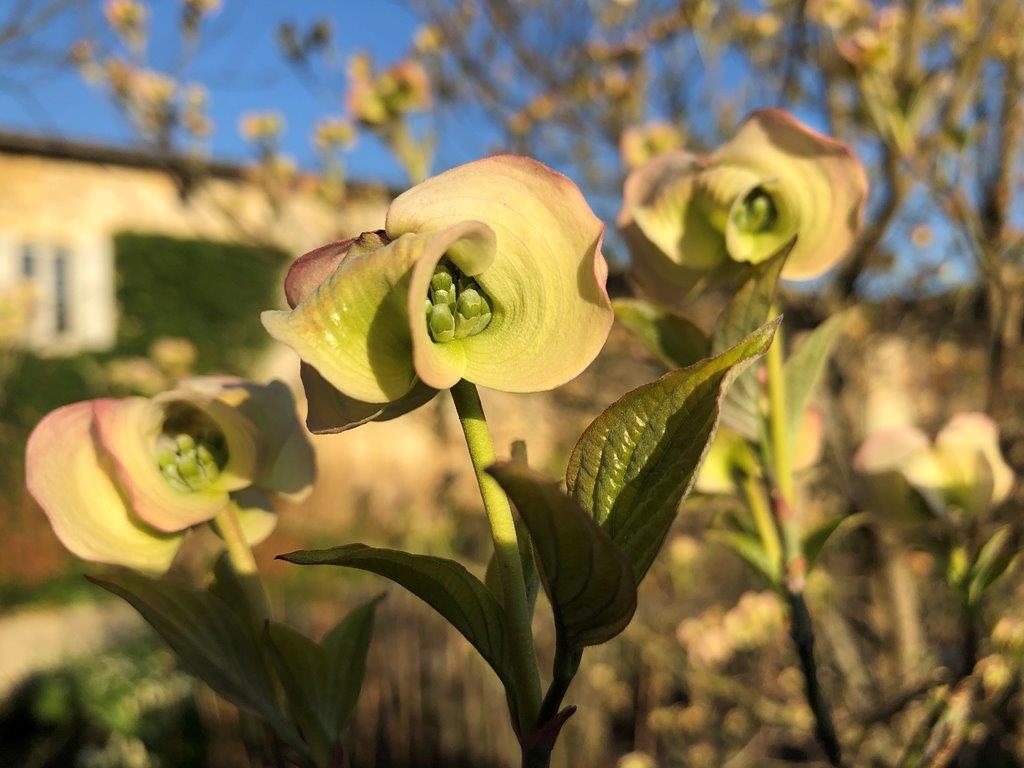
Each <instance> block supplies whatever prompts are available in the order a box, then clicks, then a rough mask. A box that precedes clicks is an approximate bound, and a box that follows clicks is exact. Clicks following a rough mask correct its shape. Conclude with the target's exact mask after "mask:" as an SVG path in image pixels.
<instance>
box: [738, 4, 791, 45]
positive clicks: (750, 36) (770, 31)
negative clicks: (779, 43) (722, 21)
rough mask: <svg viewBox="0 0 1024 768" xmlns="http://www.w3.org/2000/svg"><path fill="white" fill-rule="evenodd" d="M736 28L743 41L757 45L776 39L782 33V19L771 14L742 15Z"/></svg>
mask: <svg viewBox="0 0 1024 768" xmlns="http://www.w3.org/2000/svg"><path fill="white" fill-rule="evenodd" d="M734 26H735V29H736V34H737V36H738V38H739V39H740V40H741V41H746V42H747V43H750V44H756V43H760V42H763V41H765V40H769V39H771V38H773V37H776V36H777V35H778V34H779V32H781V31H782V19H781V18H780V17H779V16H778V14H775V13H771V12H764V13H749V14H741V15H740V16H739V17H738V18H737V19H736V20H735V22H734Z"/></svg>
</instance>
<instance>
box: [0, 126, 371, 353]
mask: <svg viewBox="0 0 1024 768" xmlns="http://www.w3.org/2000/svg"><path fill="white" fill-rule="evenodd" d="M0 179H2V180H3V186H4V191H3V195H2V196H0V294H2V293H3V292H4V291H5V290H6V289H9V288H11V287H12V286H14V285H18V284H21V283H28V284H29V286H30V291H31V294H32V297H33V302H32V316H31V318H30V320H29V323H28V327H27V330H26V331H25V338H24V339H23V341H24V342H25V343H26V345H27V346H28V347H29V348H31V349H32V350H33V351H36V352H38V353H42V354H47V355H62V354H72V353H75V352H81V351H103V350H106V349H109V348H110V347H111V346H112V345H113V344H114V340H115V337H116V330H117V305H116V301H115V277H116V276H115V266H114V265H115V260H114V252H113V251H114V249H113V239H114V237H115V236H116V235H117V234H120V233H137V234H157V235H169V236H174V237H181V238H196V239H204V240H212V241H223V242H243V243H258V244H263V245H273V246H276V247H278V248H281V249H283V250H284V251H286V252H290V253H296V254H298V253H302V252H303V251H305V250H308V249H309V248H312V247H315V246H317V245H320V244H322V243H324V242H326V241H328V240H330V239H333V238H336V237H339V236H342V235H347V234H350V233H353V232H361V231H364V230H371V229H377V228H379V227H381V226H383V221H384V211H385V210H386V206H387V203H388V194H387V191H386V190H385V189H383V188H380V187H371V186H367V185H358V184H353V185H350V186H349V189H348V192H347V196H346V199H345V201H344V202H343V203H342V204H341V205H334V204H330V203H328V202H327V201H326V200H325V199H324V198H323V197H322V196H320V195H318V194H317V192H316V189H315V180H314V179H311V178H305V179H302V178H300V179H299V181H298V183H297V186H298V189H297V190H296V191H294V192H291V193H289V194H288V195H286V196H282V197H281V198H280V199H279V200H275V199H274V198H273V197H272V196H271V195H270V194H268V191H267V188H266V187H265V186H264V185H261V184H260V183H258V182H257V180H256V179H255V178H254V177H253V174H252V173H251V172H250V171H249V170H248V169H247V168H246V167H244V166H241V165H235V164H230V163H221V162H202V163H201V164H197V161H194V160H189V159H187V158H184V157H176V156H175V157H167V156H158V155H154V154H151V153H149V152H146V151H142V150H134V149H125V148H118V147H111V146H101V145H97V144H88V143H83V142H77V141H68V140H65V139H56V138H44V137H38V136H26V135H19V134H12V133H4V132H0Z"/></svg>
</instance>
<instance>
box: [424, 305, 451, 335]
mask: <svg viewBox="0 0 1024 768" xmlns="http://www.w3.org/2000/svg"><path fill="white" fill-rule="evenodd" d="M428 323H429V327H430V335H431V336H433V337H434V341H437V342H440V343H442V344H443V343H444V342H446V341H451V340H452V339H454V338H455V317H454V316H453V315H452V311H451V309H449V308H448V305H447V304H438V305H435V306H434V308H433V310H431V312H430V320H429V321H428Z"/></svg>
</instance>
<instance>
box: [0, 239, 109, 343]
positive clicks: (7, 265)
mask: <svg viewBox="0 0 1024 768" xmlns="http://www.w3.org/2000/svg"><path fill="white" fill-rule="evenodd" d="M25 287H27V288H28V293H29V295H30V296H31V314H30V317H29V320H28V322H27V324H26V328H25V330H24V339H23V341H24V343H25V345H26V346H27V347H29V348H30V349H33V350H35V351H37V352H41V353H43V354H54V355H60V354H73V353H75V352H81V351H85V350H104V349H109V348H110V347H111V346H113V344H114V339H115V334H116V323H117V311H116V306H115V299H114V264H113V254H112V249H111V245H110V244H109V243H93V244H89V243H86V244H82V243H78V244H71V243H66V242H54V241H48V240H46V239H42V238H25V239H22V240H3V241H0V293H3V292H5V291H9V290H24V288H25Z"/></svg>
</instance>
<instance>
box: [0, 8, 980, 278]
mask: <svg viewBox="0 0 1024 768" xmlns="http://www.w3.org/2000/svg"><path fill="white" fill-rule="evenodd" d="M2 2H3V0H0V4H2ZM150 5H151V7H152V8H153V18H152V20H151V24H150V28H151V41H150V49H149V51H150V53H149V63H150V65H151V66H153V67H154V68H155V69H160V70H164V71H169V72H172V73H174V72H176V66H177V62H178V61H180V60H181V52H180V50H179V43H180V40H181V38H180V34H179V33H178V31H177V29H176V25H177V15H178V13H179V12H180V7H181V6H180V2H179V0H154V1H153V2H151V3H150ZM101 7H102V0H94V2H93V4H92V5H91V6H90V8H89V10H86V11H84V12H81V13H77V14H76V15H74V16H71V17H68V18H66V19H65V20H64V21H63V23H62V24H61V25H60V26H59V27H56V28H53V29H50V30H48V31H47V33H46V35H45V36H44V37H43V38H42V39H40V40H39V41H38V42H39V47H40V49H43V48H45V49H55V50H67V48H68V47H69V45H70V43H71V42H72V41H74V40H76V39H81V38H88V37H92V38H101V39H102V37H103V36H104V35H105V34H106V35H108V37H109V31H108V30H107V29H106V25H105V23H104V22H103V21H102V18H101V17H100V15H99V13H98V9H99V8H101ZM0 15H2V14H0ZM324 17H327V18H329V19H330V20H331V21H332V24H333V31H334V39H335V46H336V49H337V61H336V62H335V64H336V65H337V67H336V69H337V71H335V73H334V77H333V79H332V80H331V81H330V83H329V84H327V85H328V87H316V86H311V85H310V84H309V82H308V81H306V80H304V79H303V78H301V77H300V76H299V75H298V73H297V72H296V71H295V69H294V68H293V67H291V66H289V65H288V64H286V63H285V61H284V60H283V57H282V56H281V55H280V51H279V49H278V45H277V42H276V39H275V33H276V30H277V28H278V26H279V25H280V24H281V23H282V22H286V21H290V22H293V23H295V24H296V25H297V26H298V27H299V28H300V29H304V28H306V27H307V26H308V25H309V24H310V23H311V22H312V21H314V20H317V19H320V18H324ZM419 26H420V21H419V19H417V17H416V16H415V14H414V13H413V12H412V11H411V10H410V9H409V7H408V5H407V4H406V3H405V2H403V0H334V1H333V2H332V1H331V0H290V2H289V1H285V0H223V10H221V11H220V12H219V13H218V14H217V15H215V16H214V17H212V18H211V19H209V20H208V21H207V22H206V23H205V25H204V28H203V35H202V45H201V47H200V49H199V51H198V52H197V53H196V55H195V56H194V58H192V59H191V61H190V64H189V66H188V68H187V69H186V70H185V75H186V76H187V78H186V79H194V80H196V81H198V82H201V83H203V84H205V85H206V86H208V88H209V90H210V94H211V102H210V115H211V117H212V118H213V120H214V122H215V124H216V129H215V132H214V134H213V138H212V140H211V143H210V150H211V154H212V156H213V157H216V158H218V159H227V160H244V159H246V158H247V157H248V151H247V150H248V148H247V146H246V144H245V142H243V141H242V140H241V139H240V137H239V135H238V130H237V124H238V119H239V117H240V115H242V114H243V113H245V112H248V111H251V110H263V109H277V110H279V111H281V112H282V113H283V114H284V116H285V119H286V123H287V129H286V132H285V135H284V136H283V139H282V149H283V150H284V151H285V152H287V153H288V154H289V155H291V156H293V157H295V158H296V159H297V160H298V161H299V162H300V164H302V165H304V166H306V167H311V166H312V165H313V163H314V153H313V150H312V148H311V145H310V136H311V133H312V130H313V127H314V125H315V124H316V122H317V121H318V120H319V119H320V118H322V117H324V116H325V115H328V114H341V113H342V111H343V105H342V100H343V97H344V78H343V76H342V73H341V71H342V69H343V64H344V61H345V59H347V57H348V56H350V55H351V54H353V53H355V52H357V51H368V52H370V53H371V54H372V55H373V58H374V60H375V61H376V62H377V64H378V65H386V64H388V63H391V62H393V61H395V60H397V59H400V58H402V57H403V56H404V55H405V54H406V52H407V51H408V49H409V46H410V43H411V40H412V38H413V36H414V33H415V31H416V29H417V28H418V27H419ZM728 74H729V75H730V77H729V78H727V80H729V81H731V82H734V84H735V85H737V86H743V85H744V83H745V84H746V86H745V87H748V88H749V86H750V81H749V80H748V79H747V76H746V73H745V72H744V71H743V69H742V67H739V66H733V67H732V69H730V71H729V73H728ZM700 82H701V81H700V80H698V81H696V83H695V84H698V85H699V83H700ZM12 83H13V84H14V85H13V86H12ZM762 90H764V89H762ZM770 90H771V89H768V90H766V91H765V93H764V98H765V99H766V101H765V104H764V105H768V104H769V103H771V101H772V99H773V94H772V93H770V92H769V91H770ZM720 96H721V94H712V95H710V96H709V98H717V97H720ZM800 117H801V118H803V119H805V120H808V122H810V123H811V124H813V125H815V127H818V128H823V127H824V126H823V125H821V124H820V121H819V120H816V119H815V116H814V115H811V114H804V113H801V114H800ZM0 127H3V128H16V129H22V130H27V131H33V132H41V133H48V134H56V135H64V136H69V137H75V138H84V139H92V140H99V141H103V142H109V143H118V144H125V143H130V142H131V141H133V133H132V130H131V128H130V126H129V125H128V124H127V122H126V121H125V119H124V118H123V117H122V116H121V115H120V114H119V113H118V111H117V110H116V108H115V107H114V106H113V105H112V103H111V102H110V101H109V99H108V98H107V96H106V95H105V94H104V93H103V92H102V91H100V90H98V89H96V88H94V87H90V86H88V85H87V84H85V83H84V82H83V81H82V79H81V77H80V76H79V74H78V73H77V72H75V71H73V70H71V69H68V68H62V69H57V70H54V69H53V68H43V69H35V68H32V67H25V68H23V69H20V70H17V71H15V70H13V69H10V68H8V69H7V70H6V71H3V70H0ZM438 131H439V142H438V143H439V147H438V156H437V157H436V159H435V163H434V168H435V169H438V170H439V169H444V168H447V167H450V166H452V165H455V164H457V163H459V162H464V161H466V160H469V159H472V158H474V157H479V156H480V155H483V154H486V153H488V152H491V151H494V150H496V149H501V148H502V147H501V145H500V143H498V139H497V136H496V133H495V131H494V130H493V128H492V127H491V126H490V125H489V124H488V122H487V120H486V119H484V118H483V117H482V116H480V115H473V114H472V113H471V112H467V111H465V110H462V111H460V112H459V115H458V119H454V120H453V119H448V120H446V121H445V122H444V123H442V124H440V125H439V126H438ZM347 163H348V170H349V176H350V178H353V179H364V180H369V181H378V182H386V183H390V184H393V185H401V184H402V183H403V182H404V174H403V173H402V171H401V170H400V169H399V167H398V166H397V164H396V163H395V161H394V159H393V158H392V156H391V155H390V153H389V152H388V151H387V150H386V149H385V148H384V147H383V146H381V145H380V144H379V143H378V142H376V141H375V140H373V139H372V138H371V137H368V136H363V137H362V138H361V140H360V141H359V143H358V144H357V145H356V147H355V148H354V150H353V151H352V152H350V153H349V155H348V157H347ZM563 170H569V169H563ZM595 202H597V201H595ZM610 210H611V209H610ZM602 213H604V214H605V215H606V216H607V215H608V213H609V212H608V211H602ZM936 235H937V237H936V243H935V244H934V245H933V246H932V248H930V249H927V253H920V252H919V253H913V252H911V253H910V254H907V255H909V256H911V258H907V259H903V260H901V263H900V266H901V267H902V268H909V269H910V271H911V272H912V271H913V270H914V268H915V267H916V266H917V265H919V264H920V262H919V261H918V259H921V258H924V259H926V260H936V259H937V260H939V261H944V262H946V263H947V264H950V261H949V259H948V249H949V247H950V245H951V242H950V232H949V230H948V228H946V227H944V226H942V225H941V224H939V226H938V227H937V229H936ZM906 240H907V232H906V231H905V230H904V231H902V232H901V231H900V230H899V228H896V230H894V231H893V232H892V233H890V237H889V238H888V239H887V242H888V243H890V244H891V245H893V246H895V248H896V250H897V251H902V252H903V253H905V254H906V253H907V244H906ZM958 266H960V267H961V268H962V266H963V265H962V264H960V265H958ZM949 277H953V278H954V279H958V278H962V277H963V273H962V271H959V270H957V271H956V272H954V275H950V276H949ZM903 282H904V280H903V279H901V276H899V273H898V272H897V273H896V274H890V275H888V276H887V277H886V278H883V279H882V280H881V281H880V284H878V285H877V286H874V285H873V286H872V287H873V288H875V289H881V291H882V292H887V291H888V290H891V289H892V288H893V287H894V286H899V285H901V284H903ZM871 283H872V284H873V283H875V281H871ZM872 292H873V291H872Z"/></svg>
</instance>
